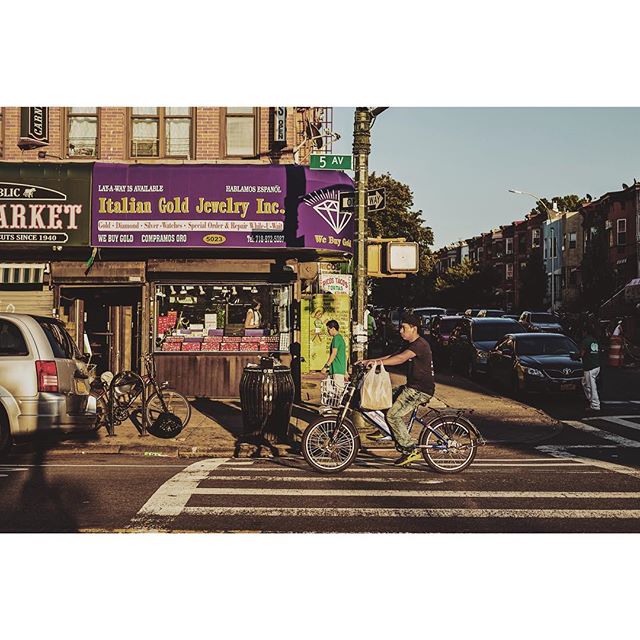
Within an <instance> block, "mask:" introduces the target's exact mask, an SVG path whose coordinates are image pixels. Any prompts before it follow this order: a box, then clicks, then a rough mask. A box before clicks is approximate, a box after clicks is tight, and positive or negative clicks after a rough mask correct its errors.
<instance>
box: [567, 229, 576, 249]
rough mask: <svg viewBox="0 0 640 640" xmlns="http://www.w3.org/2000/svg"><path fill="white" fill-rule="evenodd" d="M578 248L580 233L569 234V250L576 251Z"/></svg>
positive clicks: (571, 232)
mask: <svg viewBox="0 0 640 640" xmlns="http://www.w3.org/2000/svg"><path fill="white" fill-rule="evenodd" d="M577 246H578V233H577V231H570V232H569V249H575V248H576V247H577Z"/></svg>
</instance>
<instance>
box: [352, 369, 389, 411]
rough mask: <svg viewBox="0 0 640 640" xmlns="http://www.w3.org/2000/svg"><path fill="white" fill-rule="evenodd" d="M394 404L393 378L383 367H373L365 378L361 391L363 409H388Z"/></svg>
mask: <svg viewBox="0 0 640 640" xmlns="http://www.w3.org/2000/svg"><path fill="white" fill-rule="evenodd" d="M392 404H393V394H392V389H391V378H390V377H389V373H388V372H387V371H386V370H385V368H384V366H383V365H381V364H380V365H377V366H374V367H371V368H370V369H369V371H367V373H366V374H365V376H364V381H363V383H362V388H361V389H360V406H361V407H362V408H363V409H388V408H389V407H390V406H391V405H392Z"/></svg>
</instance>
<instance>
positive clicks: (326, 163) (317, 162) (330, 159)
mask: <svg viewBox="0 0 640 640" xmlns="http://www.w3.org/2000/svg"><path fill="white" fill-rule="evenodd" d="M352 160H353V156H336V155H333V154H330V153H324V154H313V155H311V156H310V158H309V168H311V169H334V170H335V169H338V170H340V171H345V170H351V166H352Z"/></svg>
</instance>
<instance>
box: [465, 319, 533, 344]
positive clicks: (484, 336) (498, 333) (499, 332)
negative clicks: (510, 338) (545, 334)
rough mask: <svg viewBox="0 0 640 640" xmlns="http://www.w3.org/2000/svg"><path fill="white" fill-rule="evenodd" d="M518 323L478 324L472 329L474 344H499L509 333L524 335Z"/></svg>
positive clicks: (523, 330)
mask: <svg viewBox="0 0 640 640" xmlns="http://www.w3.org/2000/svg"><path fill="white" fill-rule="evenodd" d="M524 332H525V329H524V327H523V326H522V325H520V324H518V323H517V322H478V323H474V324H473V326H472V327H471V336H472V340H473V342H498V340H500V338H502V337H503V336H505V335H506V334H507V333H524Z"/></svg>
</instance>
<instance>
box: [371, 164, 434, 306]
mask: <svg viewBox="0 0 640 640" xmlns="http://www.w3.org/2000/svg"><path fill="white" fill-rule="evenodd" d="M369 188H370V189H385V190H386V199H387V206H386V208H385V209H384V210H383V211H371V212H370V213H369V214H368V216H367V218H368V220H367V222H368V232H369V238H405V239H406V240H407V241H409V242H417V243H418V249H419V255H420V265H419V271H418V273H417V274H416V275H412V274H409V275H407V277H406V278H404V279H397V278H380V279H371V281H370V282H369V286H370V288H371V291H372V296H371V302H372V304H374V305H378V306H385V307H393V306H396V307H410V306H420V305H421V304H428V302H429V300H430V297H431V296H432V295H433V290H434V283H435V273H434V258H433V256H432V253H431V246H432V245H433V230H432V229H431V227H429V226H428V225H427V224H426V223H425V221H424V219H423V218H422V210H420V209H418V210H414V208H413V206H414V205H413V192H412V191H411V188H410V187H409V186H408V185H406V184H403V183H402V182H400V181H398V180H395V179H394V178H392V177H391V175H390V174H389V173H385V174H382V175H377V174H376V173H375V172H374V173H372V174H371V175H370V176H369Z"/></svg>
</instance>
